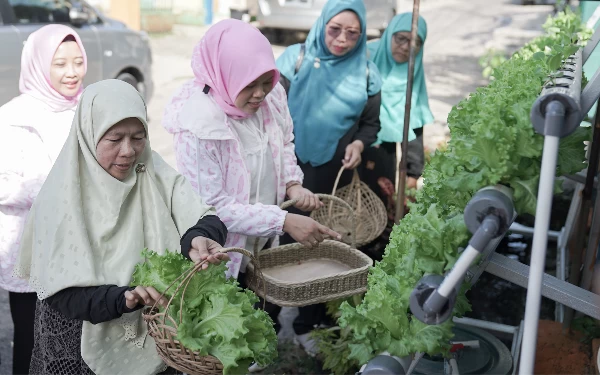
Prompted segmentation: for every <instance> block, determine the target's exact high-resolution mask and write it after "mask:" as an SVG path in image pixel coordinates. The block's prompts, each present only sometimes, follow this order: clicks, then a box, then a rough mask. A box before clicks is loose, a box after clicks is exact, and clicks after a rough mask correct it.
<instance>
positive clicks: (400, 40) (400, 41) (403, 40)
mask: <svg viewBox="0 0 600 375" xmlns="http://www.w3.org/2000/svg"><path fill="white" fill-rule="evenodd" d="M394 42H396V44H397V45H399V46H405V45H406V44H407V43H410V38H407V37H405V36H404V35H402V34H394ZM421 47H423V42H422V41H421V39H420V38H418V37H417V48H421Z"/></svg>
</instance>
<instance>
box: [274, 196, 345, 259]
mask: <svg viewBox="0 0 600 375" xmlns="http://www.w3.org/2000/svg"><path fill="white" fill-rule="evenodd" d="M315 195H316V196H317V197H319V199H320V200H328V201H330V205H329V219H330V220H331V213H332V212H331V211H332V209H333V202H336V203H339V204H341V205H342V206H344V207H345V208H347V209H348V212H350V220H352V229H353V230H352V240H351V245H352V247H356V215H355V213H354V210H353V209H352V206H350V205H349V204H348V202H346V201H345V200H343V199H341V198H338V197H336V196H335V195H329V194H315ZM296 203H298V199H291V200H289V201H285V202H283V203H282V204H281V206H280V207H281V209H282V210H285V209H288V208H290V207H292V206H293V205H295V204H296Z"/></svg>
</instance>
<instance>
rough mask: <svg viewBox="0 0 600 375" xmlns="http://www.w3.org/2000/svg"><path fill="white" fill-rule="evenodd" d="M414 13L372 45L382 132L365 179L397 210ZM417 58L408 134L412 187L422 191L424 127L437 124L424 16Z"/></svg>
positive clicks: (402, 17) (395, 21)
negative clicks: (428, 83)
mask: <svg viewBox="0 0 600 375" xmlns="http://www.w3.org/2000/svg"><path fill="white" fill-rule="evenodd" d="M411 24H412V13H402V14H398V15H396V16H395V17H394V18H393V19H392V21H391V22H390V24H389V26H388V27H387V29H386V30H385V32H384V33H383V35H382V37H381V39H380V40H378V41H375V42H371V43H369V44H368V45H367V46H368V50H369V58H370V59H371V61H373V62H374V63H375V64H376V65H377V68H378V69H379V72H380V74H381V78H382V80H383V86H382V88H381V112H380V115H379V119H380V120H381V130H380V131H379V134H377V142H376V143H375V145H374V147H370V148H368V149H367V150H366V151H365V154H364V158H365V160H366V163H364V166H365V167H364V168H362V170H361V172H362V176H363V180H364V181H365V182H366V183H367V184H368V185H369V186H370V187H371V189H373V190H374V191H375V192H376V193H377V194H378V195H379V196H380V197H381V198H382V199H383V200H384V202H385V203H388V207H389V208H390V209H391V208H392V207H390V206H393V201H392V200H391V193H393V191H394V188H393V184H394V182H395V172H396V143H397V142H402V137H403V128H404V108H405V105H406V86H407V82H408V57H409V51H410V38H411V34H410V29H411ZM417 36H418V38H417V43H416V44H417V55H416V58H415V73H414V74H415V75H414V83H413V93H412V105H411V111H410V130H409V132H408V140H409V144H408V150H407V153H406V156H407V162H408V163H407V164H408V181H407V187H408V188H416V186H417V180H418V178H419V177H420V176H421V173H422V171H423V165H424V159H425V156H424V149H423V126H424V125H427V124H430V123H432V122H433V115H432V114H431V110H430V109H429V100H428V97H427V87H426V84H425V72H424V70H423V53H424V48H423V44H424V43H425V39H426V38H427V24H426V23H425V20H424V19H423V18H422V17H421V16H419V22H418V28H417Z"/></svg>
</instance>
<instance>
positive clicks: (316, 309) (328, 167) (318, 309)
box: [280, 147, 353, 335]
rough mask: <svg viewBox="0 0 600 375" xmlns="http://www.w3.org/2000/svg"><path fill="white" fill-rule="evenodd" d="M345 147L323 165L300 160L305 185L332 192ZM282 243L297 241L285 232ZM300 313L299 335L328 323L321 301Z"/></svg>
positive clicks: (347, 177) (347, 175) (346, 176)
mask: <svg viewBox="0 0 600 375" xmlns="http://www.w3.org/2000/svg"><path fill="white" fill-rule="evenodd" d="M344 152H345V147H339V148H338V151H337V152H336V155H335V156H334V158H333V159H332V160H331V161H330V162H328V163H325V164H323V165H320V166H318V167H313V166H312V165H310V164H307V163H306V164H305V163H302V162H301V161H298V165H299V166H300V169H302V172H303V173H304V183H303V184H302V186H303V187H305V188H306V189H308V190H310V191H312V192H313V193H323V194H331V193H332V191H333V184H334V183H335V179H336V177H337V175H338V173H339V171H340V169H341V168H342V158H343V157H344ZM352 173H353V172H352V171H344V173H343V174H342V177H341V178H340V182H339V184H338V189H339V188H341V187H343V186H346V185H348V184H349V183H350V181H351V180H352ZM288 212H289V213H292V214H298V215H304V216H308V215H310V212H304V211H300V210H298V209H297V208H295V207H290V208H289V209H288ZM280 240H281V244H282V245H287V244H291V243H294V242H296V241H295V240H294V239H293V238H292V237H291V236H290V235H289V234H287V233H286V234H284V235H283V236H281V238H280ZM298 312H299V315H298V316H297V317H296V319H294V323H293V327H294V332H295V333H296V334H297V335H303V334H305V333H309V332H311V331H312V330H313V329H314V328H315V326H317V325H319V324H322V323H327V322H326V321H327V310H326V308H325V304H323V303H319V304H315V305H309V306H303V307H299V308H298Z"/></svg>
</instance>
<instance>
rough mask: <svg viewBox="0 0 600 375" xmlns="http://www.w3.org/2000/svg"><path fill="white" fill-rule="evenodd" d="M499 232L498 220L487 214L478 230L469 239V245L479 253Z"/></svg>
mask: <svg viewBox="0 0 600 375" xmlns="http://www.w3.org/2000/svg"><path fill="white" fill-rule="evenodd" d="M499 230H500V218H498V216H496V215H494V214H489V215H488V216H486V217H485V219H483V222H482V223H481V225H480V226H479V229H477V231H476V232H475V234H474V235H473V237H471V240H470V241H469V245H471V246H472V247H473V248H474V249H475V250H477V251H478V252H480V253H481V252H482V251H483V249H485V247H486V246H487V245H488V243H490V241H491V240H493V239H494V238H496V237H497V236H498V233H499ZM500 233H501V232H500Z"/></svg>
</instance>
